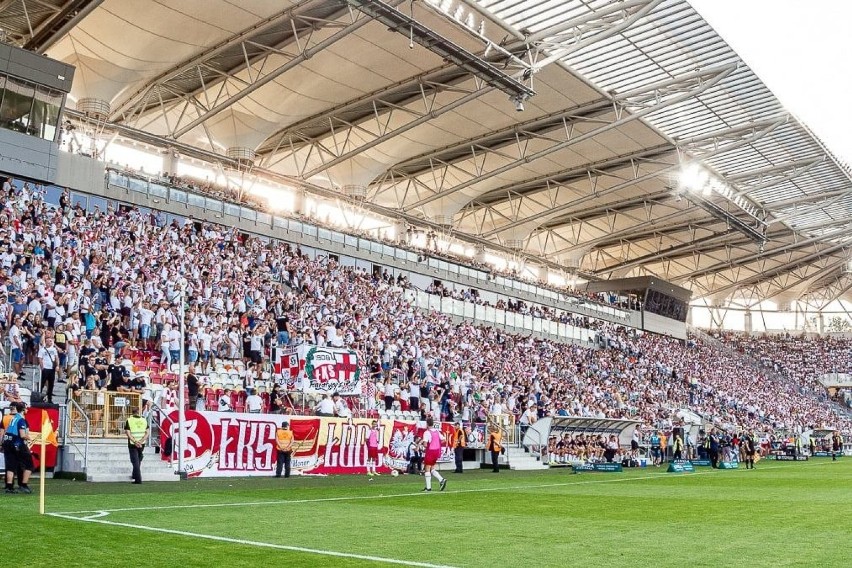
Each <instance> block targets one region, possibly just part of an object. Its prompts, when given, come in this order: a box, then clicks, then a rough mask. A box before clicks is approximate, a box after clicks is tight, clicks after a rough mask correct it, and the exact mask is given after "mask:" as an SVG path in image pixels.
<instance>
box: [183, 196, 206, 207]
mask: <svg viewBox="0 0 852 568" xmlns="http://www.w3.org/2000/svg"><path fill="white" fill-rule="evenodd" d="M186 196H187V201H188V202H189V204H190V205H194V206H195V207H202V208H203V207H204V198H203V197H201V196H200V195H197V194H195V193H188V194H187V195H186Z"/></svg>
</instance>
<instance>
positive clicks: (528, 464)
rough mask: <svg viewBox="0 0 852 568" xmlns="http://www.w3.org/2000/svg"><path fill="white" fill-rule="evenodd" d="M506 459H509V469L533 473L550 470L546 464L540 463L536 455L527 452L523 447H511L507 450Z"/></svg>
mask: <svg viewBox="0 0 852 568" xmlns="http://www.w3.org/2000/svg"><path fill="white" fill-rule="evenodd" d="M506 457H508V458H509V469H514V470H518V471H532V470H539V469H547V468H548V465H547V464H546V463H544V462H542V461H540V460H539V459H538V458H537V457H536V456H535V455H534V454H532V453H528V452H525V451H524V448H522V447H521V448H518V447H515V446H509V447H508V448H506Z"/></svg>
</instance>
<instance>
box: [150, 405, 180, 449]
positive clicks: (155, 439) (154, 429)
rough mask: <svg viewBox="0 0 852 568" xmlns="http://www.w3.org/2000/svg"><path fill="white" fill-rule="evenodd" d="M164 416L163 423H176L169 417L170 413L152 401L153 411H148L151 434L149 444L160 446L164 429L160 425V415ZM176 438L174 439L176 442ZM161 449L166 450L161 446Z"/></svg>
mask: <svg viewBox="0 0 852 568" xmlns="http://www.w3.org/2000/svg"><path fill="white" fill-rule="evenodd" d="M160 416H162V417H163V423H164V424H166V423H168V424H174V422H173V421H172V419H171V418H169V415H168V413H167V412H166V411H165V410H163V409H162V408H161V407H160V406H159V405H157V404H155V403H151V412H149V413H148V432H150V435H149V436H148V446H149V447H154V446H157V447H159V444H160V438H161V437H162V436H161V434H162V429H161V427H160V420H159V417H160ZM174 442H175V440H172V443H174ZM160 451H161V452H162V451H164V450H163V448H160Z"/></svg>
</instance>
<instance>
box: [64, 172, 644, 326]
mask: <svg viewBox="0 0 852 568" xmlns="http://www.w3.org/2000/svg"><path fill="white" fill-rule="evenodd" d="M106 183H107V185H108V186H109V185H112V186H115V187H119V188H123V189H126V190H128V191H133V192H136V193H141V194H144V195H148V196H151V197H152V198H155V199H164V200H167V201H173V202H176V203H183V204H187V205H192V206H193V207H199V208H202V209H204V210H206V211H210V212H212V213H214V214H217V215H222V216H224V215H228V216H232V217H237V218H239V219H244V220H246V221H251V222H254V223H258V224H262V225H268V226H269V227H271V228H277V229H282V230H285V231H287V232H288V233H293V234H298V235H301V236H304V237H309V238H311V239H314V240H317V241H326V242H329V243H336V244H338V245H342V246H348V247H354V248H356V249H358V250H363V251H368V252H370V253H374V254H379V255H382V256H387V257H391V258H394V259H397V260H401V261H405V262H410V263H412V264H415V265H417V264H420V265H423V266H426V267H428V268H431V269H434V270H442V271H445V272H448V273H450V274H451V275H458V276H462V277H466V278H470V279H473V280H478V281H480V282H482V283H486V282H487V283H491V284H494V285H496V286H499V287H501V288H504V289H505V290H506V293H507V294H508V293H509V291H511V290H514V291H518V292H524V293H527V294H531V295H533V296H536V297H539V298H547V299H549V300H551V301H553V302H559V303H562V304H566V307H565V308H562V309H565V310H566V311H568V310H570V311H571V312H572V313H577V314H581V315H587V316H590V317H595V318H601V317H604V318H606V319H609V320H610V321H614V322H615V323H621V324H629V323H630V319H631V318H630V313H631V312H630V311H628V310H625V309H622V308H619V307H616V306H614V305H610V304H606V303H603V302H598V301H596V300H592V299H586V298H583V297H579V296H574V295H571V294H570V293H568V292H563V291H558V290H555V289H552V288H550V287H547V286H540V285H537V284H530V283H528V282H524V281H523V280H520V279H516V278H512V277H509V276H495V275H493V274H492V273H491V272H490V271H488V270H482V269H478V268H474V267H470V266H464V265H462V264H459V263H457V262H454V261H451V260H443V259H440V258H434V257H430V256H428V251H413V250H407V249H405V248H402V247H397V246H394V245H389V244H385V243H382V242H378V241H375V240H372V239H367V238H363V237H359V236H356V235H351V234H346V233H341V232H338V231H334V230H331V229H326V228H323V227H319V226H316V225H312V224H311V223H307V222H304V221H300V220H297V219H288V218H284V217H279V216H277V215H271V214H270V213H266V212H263V211H257V210H256V209H254V208H252V207H245V206H243V205H238V204H236V203H232V202H229V201H227V200H223V199H217V198H213V197H208V196H205V195H202V194H200V193H196V192H194V191H193V190H191V189H184V188H177V187H174V186H172V185H171V184H170V183H169V182H168V181H165V180H163V181H155V180H149V179H146V178H144V177H142V176H134V175H130V174H127V173H122V172H118V171H115V170H109V171H108V174H107V179H106ZM72 201H74V200H72ZM424 253H425V254H426V255H427V257H428V258H427V259H426V260H425V261H423V262H421V261H420V260H419V259H420V258H421V257H422V255H423V254H424Z"/></svg>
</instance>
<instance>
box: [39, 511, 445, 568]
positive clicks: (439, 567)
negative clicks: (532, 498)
mask: <svg viewBox="0 0 852 568" xmlns="http://www.w3.org/2000/svg"><path fill="white" fill-rule="evenodd" d="M101 512H103V511H101ZM48 515H50V516H52V517H58V518H61V519H68V520H71V521H82V522H84V523H98V524H102V525H110V526H115V527H125V528H130V529H136V530H143V531H150V532H158V533H165V534H172V535H177V536H185V537H191V538H200V539H205V540H213V541H217V542H227V543H232V544H241V545H245V546H257V547H260V548H274V549H276V550H287V551H289V552H302V553H305V554H319V555H322V556H334V557H336V558H354V559H357V560H369V561H370V562H382V563H384V564H397V565H400V566H416V567H418V568H455V567H453V566H449V565H446V564H430V563H428V562H414V561H412V560H401V559H399V558H385V557H383V556H370V555H366V554H355V553H352V552H338V551H335V550H322V549H318V548H305V547H302V546H288V545H286V544H273V543H270V542H259V541H255V540H243V539H241V538H229V537H226V536H216V535H211V534H202V533H194V532H188V531H179V530H174V529H164V528H159V527H150V526H148V525H136V524H132V523H118V522H115V521H105V520H103V519H99V518H95V517H72V516H69V515H64V514H62V513H48Z"/></svg>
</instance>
